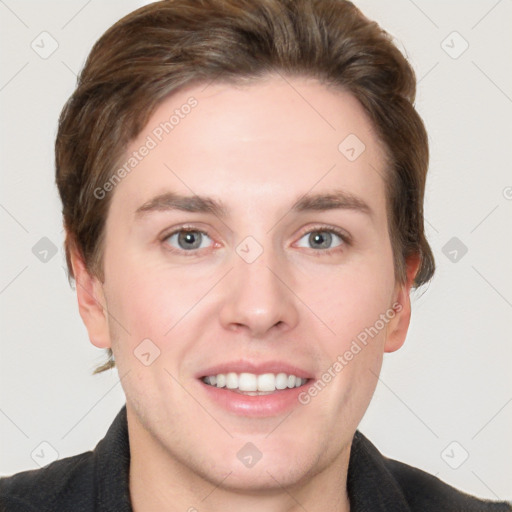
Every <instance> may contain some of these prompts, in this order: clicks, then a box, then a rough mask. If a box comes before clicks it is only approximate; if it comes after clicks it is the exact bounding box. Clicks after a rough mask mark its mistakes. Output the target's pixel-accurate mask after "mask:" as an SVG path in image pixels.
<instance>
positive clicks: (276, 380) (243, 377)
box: [203, 372, 307, 393]
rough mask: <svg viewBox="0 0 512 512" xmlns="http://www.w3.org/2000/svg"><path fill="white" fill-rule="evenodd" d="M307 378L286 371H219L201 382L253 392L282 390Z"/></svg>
mask: <svg viewBox="0 0 512 512" xmlns="http://www.w3.org/2000/svg"><path fill="white" fill-rule="evenodd" d="M306 381H307V379H302V378H300V377H297V376H296V375H291V374H290V375H288V374H286V373H278V374H274V373H263V374H261V375H256V374H254V373H240V374H238V373H235V372H229V373H219V374H217V375H209V376H208V377H204V378H203V382H205V383H206V384H210V385H211V386H216V387H218V388H223V387H226V388H227V389H233V390H238V391H243V392H247V393H254V392H258V391H262V392H273V391H275V390H276V389H277V390H282V389H287V388H298V387H299V386H302V385H303V384H305V383H306Z"/></svg>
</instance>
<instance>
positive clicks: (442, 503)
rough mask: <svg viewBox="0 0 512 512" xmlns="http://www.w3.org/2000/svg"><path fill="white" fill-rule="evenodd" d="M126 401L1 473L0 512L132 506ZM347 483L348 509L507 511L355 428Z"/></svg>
mask: <svg viewBox="0 0 512 512" xmlns="http://www.w3.org/2000/svg"><path fill="white" fill-rule="evenodd" d="M129 467H130V449H129V444H128V426H127V421H126V405H124V406H123V407H122V409H121V410H120V412H119V414H118V415H117V417H116V418H115V420H114V422H113V423H112V425H111V426H110V427H109V429H108V432H107V434H106V435H105V437H104V438H103V439H102V440H101V441H100V442H99V443H98V444H97V445H96V448H95V449H94V450H93V451H89V452H85V453H81V454H79V455H74V456H72V457H67V458H64V459H61V460H57V461H55V462H52V463H51V464H48V465H47V466H45V467H43V468H41V469H36V470H30V471H23V472H21V473H16V474H15V475H12V476H9V477H4V478H0V512H61V511H62V512H93V511H94V512H132V509H131V504H130V494H129V488H128V482H129V480H128V475H129ZM347 489H348V493H349V498H350V505H351V512H378V511H386V512H410V511H418V512H428V511H432V512H448V511H449V512H485V511H490V512H491V511H492V512H502V511H503V512H511V511H512V506H510V505H507V504H505V503H493V502H489V501H484V500H480V499H477V498H474V497H471V496H469V495H467V494H464V493H462V492H460V491H457V490H456V489H454V488H453V487H450V486H449V485H447V484H445V483H443V482H442V481H441V480H439V479H437V478H435V477H433V476H431V475H429V474H428V473H425V472H423V471H420V470H419V469H416V468H413V467H411V466H408V465H406V464H403V463H401V462H397V461H395V460H391V459H388V458H386V457H384V456H382V455H381V454H380V453H379V451H378V450H377V449H376V448H375V446H373V444H372V443H370V441H368V439H366V438H365V437H364V436H363V434H361V433H360V432H359V431H357V432H356V433H355V435H354V439H353V443H352V451H351V454H350V462H349V469H348V480H347Z"/></svg>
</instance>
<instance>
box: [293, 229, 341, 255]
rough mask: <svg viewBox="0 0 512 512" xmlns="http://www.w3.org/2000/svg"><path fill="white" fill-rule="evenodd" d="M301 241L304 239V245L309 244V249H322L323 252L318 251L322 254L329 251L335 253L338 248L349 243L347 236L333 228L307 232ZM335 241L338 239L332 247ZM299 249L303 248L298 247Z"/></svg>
mask: <svg viewBox="0 0 512 512" xmlns="http://www.w3.org/2000/svg"><path fill="white" fill-rule="evenodd" d="M302 239H306V243H307V244H310V247H312V248H313V249H323V251H320V252H322V253H323V254H325V253H326V252H327V253H329V252H331V251H333V252H335V251H334V250H335V249H336V252H337V251H338V250H339V249H337V248H338V247H340V246H343V245H349V243H350V240H349V237H348V235H346V234H345V233H343V232H342V231H340V230H337V229H334V228H315V229H313V230H309V231H307V232H306V233H305V234H304V235H303V236H302V237H301V240H302ZM336 239H338V240H339V242H338V243H337V244H336V245H334V246H333V245H332V244H333V242H336ZM299 247H305V246H304V245H299Z"/></svg>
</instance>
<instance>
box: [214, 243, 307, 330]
mask: <svg viewBox="0 0 512 512" xmlns="http://www.w3.org/2000/svg"><path fill="white" fill-rule="evenodd" d="M233 256H234V258H233V261H234V265H233V269H232V270H231V272H230V273H229V275H228V276H227V280H226V282H225V285H224V286H225V288H226V289H225V295H224V302H223V304H222V308H221V312H220V321H221V323H222V326H223V327H224V328H225V329H228V330H231V331H239V332H241V333H242V332H244V331H246V333H247V334H248V335H249V336H250V337H252V338H262V337H266V336H269V335H270V331H272V330H279V331H284V330H288V329H292V328H294V327H295V326H296V324H297V322H298V318H299V317H298V310H297V301H298V299H297V296H296V295H295V294H294V292H293V282H292V278H291V275H290V274H291V273H290V271H289V268H290V267H289V265H287V264H286V261H283V260H281V261H279V259H278V258H276V257H275V256H274V255H273V254H272V251H271V250H264V251H263V253H262V254H260V255H259V256H258V257H257V258H256V260H254V261H252V262H250V263H249V262H248V261H246V260H245V259H244V258H242V257H240V256H239V255H238V254H236V253H235V254H234V255H233Z"/></svg>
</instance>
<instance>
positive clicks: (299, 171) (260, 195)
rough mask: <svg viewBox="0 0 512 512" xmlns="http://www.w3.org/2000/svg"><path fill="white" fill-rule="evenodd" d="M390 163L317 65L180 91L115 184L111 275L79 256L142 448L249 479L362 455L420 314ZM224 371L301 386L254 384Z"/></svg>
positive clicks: (354, 106) (299, 472)
mask: <svg viewBox="0 0 512 512" xmlns="http://www.w3.org/2000/svg"><path fill="white" fill-rule="evenodd" d="M292 86H293V87H292ZM298 92H300V94H299V93H298ZM190 98H194V99H193V100H190ZM185 105H188V107H186V106H185ZM173 115H174V118H173V117H172V116H173ZM166 122H167V123H168V124H167V125H166V124H165V123H166ZM169 123H170V124H169ZM170 126H172V128H170ZM347 137H348V138H347ZM143 147H146V148H148V149H147V150H143V149H141V148H143ZM134 152H136V154H135V156H134ZM130 158H134V159H135V160H132V161H131V164H130V163H129V162H130V161H129V159H130ZM384 161H385V157H384V152H383V150H382V147H381V146H380V143H379V141H378V139H377V136H376V134H375V132H374V130H373V129H372V126H371V123H370V122H369V120H368V119H367V117H366V115H365V113H364V111H363V109H362V107H361V106H360V105H359V103H358V102H357V101H356V99H355V98H354V97H352V96H351V95H350V94H349V93H346V92H340V91H339V90H338V91H335V90H331V89H328V88H326V86H325V85H322V84H320V83H318V82H316V81H314V80H311V79H306V78H298V77H294V78H291V77H290V78H289V79H288V81H284V80H283V78H281V77H276V76H269V77H267V78H266V79H265V80H261V81H258V82H254V83H253V84H251V85H248V86H243V87H235V86H233V85H226V84H213V85H209V86H208V87H206V86H205V85H201V86H194V87H191V88H189V89H187V90H183V91H181V92H179V93H177V94H174V95H173V96H171V97H169V98H168V99H167V100H166V101H165V102H164V103H162V104H161V106H160V107H159V108H158V110H157V111H156V112H155V113H154V115H153V116H152V118H151V119H150V121H149V123H148V124H147V126H146V128H145V129H144V130H143V131H142V133H141V134H140V135H139V136H138V137H137V139H136V140H134V141H132V143H131V144H130V146H129V147H128V150H127V152H126V155H125V159H124V160H123V162H121V165H123V164H124V163H125V162H128V166H127V167H125V170H126V169H130V170H129V172H125V173H122V172H121V173H120V174H121V176H120V177H121V178H122V179H121V180H120V182H119V183H117V184H115V186H113V185H112V189H111V190H110V188H111V187H109V186H108V185H107V186H106V187H105V188H106V189H109V190H108V191H107V193H109V194H112V198H111V205H110V209H109V213H108V218H107V223H106V231H105V251H104V260H103V261H104V271H105V281H104V282H103V283H100V282H99V281H98V280H96V279H95V278H94V277H92V276H90V275H88V274H87V273H86V271H85V270H84V269H83V267H81V263H80V261H79V260H78V259H77V258H76V256H75V257H74V259H73V262H74V264H75V265H76V269H75V275H77V280H78V281H80V282H81V284H82V286H77V290H78V293H79V303H80V311H81V314H82V318H83V319H84V322H85V324H86V326H87V328H88V331H89V336H90V338H91V341H92V343H94V344H95V345H96V346H98V347H103V348H105V347H112V349H113V351H114V355H115V360H116V365H117V368H118V371H119V376H120V377H124V378H123V379H122V386H123V389H124V392H125V394H126V400H127V411H128V422H129V429H130V438H131V439H130V442H131V443H133V447H137V446H138V447H139V448H140V451H141V452H142V451H144V452H145V453H158V454H159V455H158V458H159V459H160V461H161V464H162V465H163V464H165V466H166V467H167V468H171V467H172V468H175V469H177V468H180V471H181V472H182V473H183V472H185V473H187V474H190V475H195V476H197V477H198V478H201V479H203V480H208V481H209V482H211V483H214V484H215V485H218V481H219V475H228V474H229V478H228V479H227V480H226V482H224V485H226V486H227V487H232V488H234V489H235V488H236V489H242V488H243V489H262V488H273V487H279V486H288V485H293V484H297V483H299V482H301V481H302V480H303V479H305V478H307V479H309V478H312V477H313V476H314V475H316V474H319V473H320V472H322V471H325V470H326V469H327V468H336V467H338V468H339V467H342V466H343V464H344V463H346V462H347V461H348V453H349V452H348V448H349V447H350V442H351V439H352V436H353V434H354V431H355V430H356V428H357V425H358V424H359V422H360V420H361V418H362V416H363V414H364V412H365V410H366V409H367V406H368V404H369V401H370V399H371V396H372V394H373V392H374V389H375V385H376V382H377V375H378V373H379V371H380V367H381V362H382V356H383V352H385V351H392V350H396V349H397V348H399V346H400V345H401V344H402V342H403V340H404V338H405V334H406V331H407V326H408V321H409V299H408V292H409V287H410V283H406V284H405V285H403V286H399V285H398V284H397V283H396V282H395V278H394V271H393V254H392V249H391V243H390V239H389V234H388V218H387V215H386V198H385V186H384V181H383V177H384V176H385V173H386V169H385V167H384ZM99 194H100V192H99ZM178 196H183V198H180V199H177V198H178ZM198 196H199V197H198ZM187 198H188V199H187ZM199 198H201V199H202V200H200V199H199ZM86 292H87V293H86ZM92 296H94V297H95V298H96V299H97V300H98V302H99V303H101V304H103V305H104V306H105V308H106V309H107V310H108V315H107V314H105V312H104V310H103V309H102V308H99V307H98V306H97V304H98V302H95V301H93V300H92V299H91V298H90V297H92ZM365 333H366V336H365ZM363 340H364V341H363ZM280 373H282V374H286V377H283V376H282V375H281V376H277V377H276V375H277V374H280ZM219 374H224V375H225V374H234V376H233V375H231V376H227V386H228V387H232V386H235V385H236V384H237V383H238V385H239V386H240V387H242V388H243V389H255V388H254V387H251V386H258V385H260V386H261V388H262V389H267V388H264V386H266V385H268V386H270V388H268V389H271V388H272V386H275V385H277V386H278V387H283V383H284V385H285V386H287V388H286V389H277V390H275V391H274V392H271V393H270V394H264V395H255V394H254V393H253V394H252V395H248V394H242V393H240V392H239V390H237V389H235V388H233V389H228V387H222V388H221V387H217V386H219V385H222V384H223V377H222V375H221V376H219ZM240 374H248V375H245V376H240ZM269 374H270V375H269ZM272 374H273V375H272ZM290 374H291V375H294V376H295V377H300V378H301V380H300V381H299V380H298V379H297V378H295V379H294V378H291V377H288V376H289V375H290ZM210 375H212V376H213V375H215V376H216V379H215V380H214V381H212V382H215V387H214V386H212V385H209V384H207V383H205V382H204V381H203V379H202V377H206V376H210ZM305 379H307V381H305ZM256 389H260V388H256ZM315 390H316V391H315ZM247 443H252V444H247ZM133 447H132V449H133ZM260 456H261V459H260V460H259V461H258V462H257V463H256V464H254V465H252V467H250V466H251V464H253V463H252V462H251V457H252V458H253V459H254V460H255V459H257V458H258V457H260ZM148 463H149V462H148ZM153 463H154V462H153ZM154 464H156V463H154ZM270 474H271V475H274V477H275V479H274V478H272V477H271V476H270ZM276 480H277V481H278V482H279V484H278V483H276Z"/></svg>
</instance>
